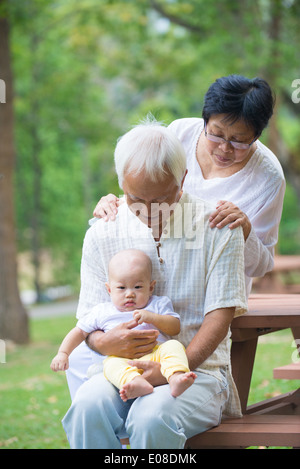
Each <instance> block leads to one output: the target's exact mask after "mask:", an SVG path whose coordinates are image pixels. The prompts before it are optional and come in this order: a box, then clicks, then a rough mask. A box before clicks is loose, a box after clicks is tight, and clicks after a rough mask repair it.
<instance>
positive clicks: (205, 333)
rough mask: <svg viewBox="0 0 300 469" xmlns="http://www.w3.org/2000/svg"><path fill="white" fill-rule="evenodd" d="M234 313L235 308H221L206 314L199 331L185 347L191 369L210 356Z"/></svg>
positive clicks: (225, 331) (223, 335)
mask: <svg viewBox="0 0 300 469" xmlns="http://www.w3.org/2000/svg"><path fill="white" fill-rule="evenodd" d="M234 313H235V308H223V309H216V310H214V311H211V312H210V313H208V314H206V316H205V318H204V321H203V323H202V325H201V327H200V329H199V331H198V332H197V334H196V335H195V337H194V338H193V339H192V341H191V342H190V344H189V345H188V346H187V348H186V354H187V357H188V360H189V366H190V369H191V370H195V369H196V368H197V367H198V366H199V365H201V363H203V362H204V361H205V360H206V359H207V358H208V357H210V355H211V354H212V353H213V352H214V351H215V349H216V348H217V347H218V345H219V344H220V343H221V342H222V340H223V339H224V338H225V337H226V335H227V333H228V329H229V326H230V324H231V321H232V320H233V317H234Z"/></svg>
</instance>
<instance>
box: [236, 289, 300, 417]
mask: <svg viewBox="0 0 300 469" xmlns="http://www.w3.org/2000/svg"><path fill="white" fill-rule="evenodd" d="M282 329H290V330H291V332H292V334H293V337H294V339H295V341H296V344H297V345H298V346H299V344H300V295H296V294H252V295H250V297H249V311H248V312H247V313H246V314H244V315H243V316H240V317H238V318H235V319H234V320H233V322H232V325H231V331H232V349H231V361H232V374H233V378H234V381H235V383H236V386H237V388H238V392H239V396H240V400H241V406H242V412H243V414H246V413H247V414H248V413H254V412H262V411H264V412H265V411H269V412H270V413H271V412H276V413H285V412H287V413H296V414H300V389H298V390H296V391H295V392H293V393H288V394H286V395H282V396H278V397H276V398H273V399H269V400H268V401H264V402H262V403H257V404H254V405H252V406H250V407H247V402H248V396H249V390H250V384H251V377H252V371H253V366H254V360H255V354H256V349H257V343H258V338H259V337H260V336H261V335H265V334H270V333H272V332H275V331H279V330H282ZM291 353H292V349H291Z"/></svg>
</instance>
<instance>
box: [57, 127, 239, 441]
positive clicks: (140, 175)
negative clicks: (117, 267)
mask: <svg viewBox="0 0 300 469" xmlns="http://www.w3.org/2000/svg"><path fill="white" fill-rule="evenodd" d="M115 165H116V171H117V174H118V178H119V184H120V187H121V188H122V189H123V191H124V194H125V197H126V203H124V204H122V206H121V207H120V208H119V213H118V216H117V219H116V221H115V222H108V223H105V222H104V221H103V220H99V221H97V222H96V223H95V224H94V225H93V226H92V227H91V228H90V229H89V230H88V231H87V234H86V237H85V241H84V246H83V255H82V269H81V279H82V286H81V293H80V301H79V307H78V311H77V317H81V316H82V315H84V314H86V313H88V312H89V311H90V310H91V308H92V307H93V306H95V305H96V304H98V303H99V302H104V301H108V300H109V299H108V297H107V292H106V289H105V282H106V279H107V269H108V263H109V260H110V258H111V257H112V256H113V255H114V254H115V253H116V252H118V251H120V250H121V249H127V248H137V249H142V250H143V251H145V252H146V253H147V254H148V255H149V257H150V258H151V260H152V264H153V278H154V279H155V280H156V286H155V294H156V295H166V296H169V297H170V298H171V300H172V302H173V306H174V310H175V311H176V312H177V313H178V314H179V315H180V320H181V332H180V334H179V335H178V336H177V339H178V340H179V341H181V342H182V343H183V345H184V346H185V347H186V353H187V357H188V360H189V366H190V369H191V370H193V371H195V372H196V374H197V378H196V380H195V382H194V384H193V385H192V386H191V387H190V388H189V389H188V390H187V391H185V392H184V393H183V394H182V395H181V396H179V397H176V398H174V397H172V395H171V394H170V390H169V387H168V386H167V385H164V384H163V383H165V381H164V380H163V378H162V377H161V375H160V373H159V370H158V369H157V367H156V366H155V364H153V363H148V362H143V363H142V364H141V363H139V364H138V367H139V368H142V369H144V370H145V371H144V376H145V377H147V379H148V380H149V381H150V382H151V383H152V384H153V385H159V386H157V387H155V388H154V392H153V393H151V394H148V395H146V396H143V397H139V398H137V399H134V400H128V401H127V402H123V401H122V400H121V398H120V396H119V392H118V390H117V389H116V388H115V387H114V386H113V385H112V384H110V383H109V382H108V381H106V379H105V378H104V377H103V374H102V373H98V374H96V375H94V376H92V377H91V378H90V379H89V380H87V381H85V382H84V384H82V385H81V386H80V387H79V389H78V390H77V392H76V394H75V396H74V399H73V402H72V405H71V407H70V409H69V411H68V412H67V414H66V416H65V418H64V420H63V426H64V428H65V431H66V433H67V436H68V439H69V442H70V445H71V448H110V449H116V448H120V447H121V443H120V438H122V437H124V436H125V435H128V437H129V440H130V445H131V448H133V449H142V448H149V449H159V448H163V449H176V448H177V449H180V448H184V445H185V442H186V440H187V438H190V437H191V436H193V435H195V434H197V433H200V432H203V431H205V430H207V429H209V428H211V427H212V426H215V425H217V424H218V423H219V422H220V419H221V417H222V414H224V413H226V414H228V415H235V416H237V415H239V414H240V408H239V401H238V396H237V392H236V389H235V386H234V383H233V380H232V377H231V373H230V341H229V336H230V332H229V328H230V323H231V321H232V319H233V317H234V316H236V315H239V314H242V313H243V312H245V310H246V308H247V305H246V299H245V285H244V261H243V252H244V240H243V233H242V230H241V229H240V228H237V229H235V230H230V229H229V228H228V227H225V228H223V229H221V230H212V229H211V228H210V227H209V215H210V213H211V210H212V207H211V206H210V205H208V204H207V203H206V202H204V201H202V200H200V199H197V198H194V197H191V196H189V195H188V194H185V193H183V192H182V185H183V181H184V178H185V175H186V159H185V154H184V151H183V148H182V146H181V144H180V142H179V141H178V140H177V138H176V136H175V135H173V134H172V132H171V131H170V130H169V129H167V128H165V127H163V126H161V125H159V124H158V123H156V122H147V123H144V124H141V125H139V126H137V127H135V128H133V129H132V130H130V131H129V132H128V133H126V134H125V135H124V136H123V137H122V138H121V139H120V140H119V142H118V144H117V146H116V150H115ZM135 325H136V324H135V323H134V321H133V322H129V323H124V324H122V325H121V326H117V327H116V328H115V329H113V330H111V331H109V332H107V333H103V332H102V331H96V332H93V333H92V334H91V335H90V336H89V339H88V345H89V347H90V348H89V347H87V345H84V347H81V348H79V349H78V350H77V351H76V352H73V353H74V355H73V358H72V356H71V362H70V363H71V370H70V375H69V383H71V382H72V383H73V385H74V381H72V376H73V377H74V376H75V377H76V376H77V378H79V380H80V379H84V378H83V376H84V373H85V369H86V368H87V366H88V365H89V364H90V363H91V361H92V355H93V353H94V354H95V352H92V351H91V349H93V350H94V351H97V352H98V353H99V354H101V355H118V356H123V357H126V358H128V359H134V358H138V357H140V356H142V355H144V354H146V353H148V352H149V351H151V350H152V348H153V347H154V345H155V341H156V332H155V331H137V330H135V329H134V326H135ZM97 356H98V357H100V355H97ZM79 363H80V365H79ZM133 364H134V361H133ZM76 368H77V369H78V370H79V371H78V373H77V374H76ZM79 383H80V381H79ZM76 387H77V386H76ZM74 393H75V391H74V389H73V395H74Z"/></svg>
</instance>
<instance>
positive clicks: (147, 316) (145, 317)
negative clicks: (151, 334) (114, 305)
mask: <svg viewBox="0 0 300 469" xmlns="http://www.w3.org/2000/svg"><path fill="white" fill-rule="evenodd" d="M151 314H152V313H151V312H150V311H147V310H146V309H137V310H136V311H134V312H133V317H134V319H135V320H136V321H137V323H138V324H142V323H143V322H147V323H151Z"/></svg>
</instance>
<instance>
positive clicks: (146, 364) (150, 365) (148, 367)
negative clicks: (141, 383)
mask: <svg viewBox="0 0 300 469" xmlns="http://www.w3.org/2000/svg"><path fill="white" fill-rule="evenodd" d="M128 364H129V365H131V366H136V367H137V368H138V369H139V370H143V378H145V379H146V380H147V381H148V383H150V384H152V386H161V385H162V384H167V380H166V378H164V377H163V375H162V374H161V372H160V363H158V362H150V361H140V360H139V361H135V360H130V361H129V362H128Z"/></svg>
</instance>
